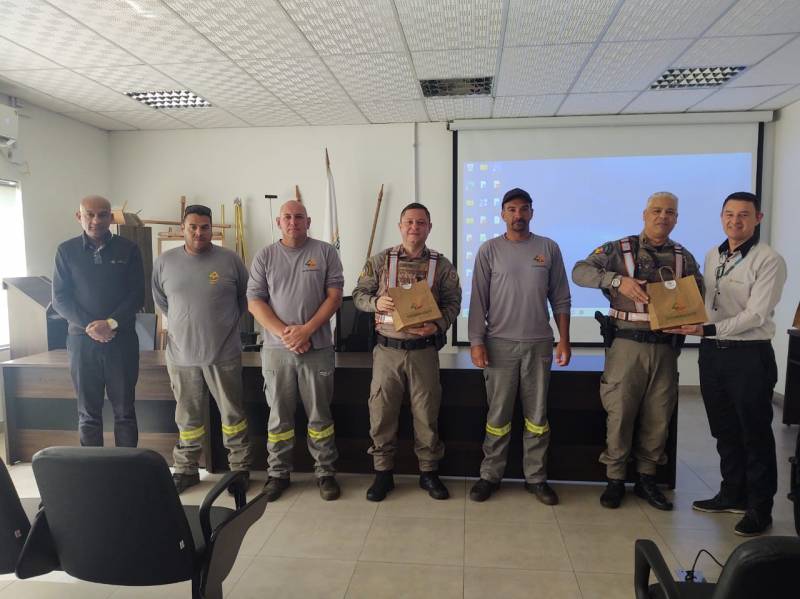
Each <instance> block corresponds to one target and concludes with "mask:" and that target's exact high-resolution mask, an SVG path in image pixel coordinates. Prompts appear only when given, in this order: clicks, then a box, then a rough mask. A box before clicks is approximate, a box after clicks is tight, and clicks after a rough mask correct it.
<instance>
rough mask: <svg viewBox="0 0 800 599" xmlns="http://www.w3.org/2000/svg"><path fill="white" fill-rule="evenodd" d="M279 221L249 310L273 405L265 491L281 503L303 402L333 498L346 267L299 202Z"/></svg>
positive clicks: (311, 446)
mask: <svg viewBox="0 0 800 599" xmlns="http://www.w3.org/2000/svg"><path fill="white" fill-rule="evenodd" d="M277 224H278V227H279V228H280V230H281V239H280V241H277V242H275V243H273V244H271V245H268V246H266V247H265V248H263V249H262V250H261V251H260V252H258V254H256V256H255V258H253V263H252V264H251V265H250V281H249V282H248V284H247V299H248V302H249V308H250V312H251V313H252V314H253V316H254V317H255V319H256V320H257V321H258V322H259V324H260V325H261V326H262V327H264V346H263V348H262V349H261V364H262V372H263V374H264V392H265V393H266V396H267V404H268V405H269V422H268V424H267V452H268V453H269V457H268V459H267V462H268V466H269V467H268V470H267V474H268V477H269V478H268V479H267V483H266V484H265V485H264V494H265V495H266V496H267V499H268V500H269V501H275V500H276V499H278V498H279V497H280V496H281V494H283V492H284V491H285V490H286V489H287V488H288V487H289V473H290V472H291V470H292V452H293V450H294V424H295V409H296V408H297V404H298V402H302V403H303V408H305V411H306V415H307V416H308V431H307V435H308V437H307V442H308V451H309V453H310V454H311V457H312V458H314V472H315V474H316V477H317V485H318V487H319V494H320V497H322V499H324V500H325V501H331V500H334V499H337V498H338V497H339V494H340V489H339V484H338V483H337V482H336V478H335V473H336V471H335V469H334V466H333V464H334V462H335V461H336V458H337V457H339V454H338V452H337V450H336V441H335V438H334V428H333V417H332V416H331V401H333V375H334V370H335V357H334V353H333V335H332V334H331V326H330V320H331V317H332V316H333V315H334V314H335V313H336V310H338V309H339V306H341V305H342V288H343V287H344V274H343V271H342V262H341V260H340V259H339V254H338V252H337V251H336V248H334V247H333V246H332V245H331V244H329V243H325V242H324V241H320V240H318V239H313V238H311V237H309V236H308V229H309V228H310V227H311V217H309V216H308V213H307V212H306V209H305V206H303V204H301V203H300V202H297V201H294V200H292V201H289V202H286V203H285V204H284V205H283V206H281V209H280V214H279V216H278V218H277Z"/></svg>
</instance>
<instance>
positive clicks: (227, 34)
mask: <svg viewBox="0 0 800 599" xmlns="http://www.w3.org/2000/svg"><path fill="white" fill-rule="evenodd" d="M164 1H165V2H166V3H167V4H169V5H170V7H172V9H173V10H175V11H176V12H177V13H178V14H179V15H180V16H181V17H182V18H183V19H185V20H186V22H187V23H189V24H190V25H191V26H192V27H194V28H195V29H197V31H199V32H200V33H201V34H203V35H204V36H205V37H206V38H208V40H209V41H211V43H213V44H214V45H215V46H217V48H219V49H220V50H222V52H224V53H225V54H226V55H227V56H228V57H229V58H231V59H232V60H248V59H249V60H252V59H255V58H275V57H280V56H313V55H315V54H316V52H315V51H314V48H312V47H311V44H309V43H308V40H306V38H305V36H304V35H303V34H302V32H301V31H300V30H299V29H298V28H297V26H296V25H295V24H294V23H293V22H292V20H291V19H290V18H289V16H288V15H287V14H286V11H285V10H283V8H282V7H281V6H280V4H278V3H277V2H276V1H275V0H232V1H230V2H219V0H164Z"/></svg>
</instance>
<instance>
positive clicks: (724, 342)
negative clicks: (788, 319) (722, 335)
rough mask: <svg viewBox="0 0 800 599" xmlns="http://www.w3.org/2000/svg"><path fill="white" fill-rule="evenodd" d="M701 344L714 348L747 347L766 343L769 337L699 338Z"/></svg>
mask: <svg viewBox="0 0 800 599" xmlns="http://www.w3.org/2000/svg"><path fill="white" fill-rule="evenodd" d="M700 343H701V344H702V345H707V346H711V347H713V348H716V349H731V348H733V347H749V346H751V345H767V344H769V343H770V341H769V339H752V340H746V341H736V340H734V339H701V340H700Z"/></svg>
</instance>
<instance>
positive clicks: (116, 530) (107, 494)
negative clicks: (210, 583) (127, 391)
mask: <svg viewBox="0 0 800 599" xmlns="http://www.w3.org/2000/svg"><path fill="white" fill-rule="evenodd" d="M33 473H34V476H35V477H36V483H37V484H38V486H39V491H40V493H41V497H42V504H43V507H44V513H45V515H46V516H47V525H48V526H49V529H50V535H51V537H52V541H53V546H54V548H55V551H56V552H57V554H58V559H59V561H60V563H61V567H62V569H63V570H64V571H65V572H67V573H68V574H71V575H72V576H75V577H76V578H80V579H82V580H88V581H91V582H100V583H106V584H119V585H134V586H135V585H156V584H168V583H171V582H178V581H182V580H188V579H191V577H192V571H193V564H194V562H195V555H194V553H195V546H194V542H193V540H192V533H191V530H190V528H189V524H188V522H187V520H186V515H185V514H184V511H183V508H182V506H181V503H180V501H179V500H178V495H177V493H176V492H175V487H174V485H173V482H172V477H171V475H170V471H169V468H168V467H167V464H166V462H165V461H164V458H162V457H161V456H160V455H159V454H157V453H156V452H154V451H151V450H148V449H134V448H117V447H108V448H103V447H50V448H47V449H43V450H42V451H39V452H38V453H37V454H36V455H34V456H33Z"/></svg>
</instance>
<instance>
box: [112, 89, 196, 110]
mask: <svg viewBox="0 0 800 599" xmlns="http://www.w3.org/2000/svg"><path fill="white" fill-rule="evenodd" d="M125 95H126V96H130V97H131V98H133V99H134V100H136V101H138V102H141V103H142V104H145V105H147V106H150V107H151V108H201V107H205V106H211V102H209V101H208V100H206V99H205V98H201V97H200V96H198V95H197V94H195V93H193V92H190V91H188V90H185V89H173V90H161V91H152V92H125Z"/></svg>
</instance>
